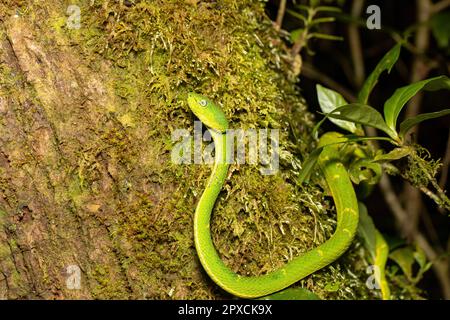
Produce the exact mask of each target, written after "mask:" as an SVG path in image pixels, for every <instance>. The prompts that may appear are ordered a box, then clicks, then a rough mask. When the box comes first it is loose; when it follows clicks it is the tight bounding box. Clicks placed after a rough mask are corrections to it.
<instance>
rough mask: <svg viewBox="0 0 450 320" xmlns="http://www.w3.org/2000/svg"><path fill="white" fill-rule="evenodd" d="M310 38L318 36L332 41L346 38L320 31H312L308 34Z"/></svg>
mask: <svg viewBox="0 0 450 320" xmlns="http://www.w3.org/2000/svg"><path fill="white" fill-rule="evenodd" d="M308 38H316V39H324V40H332V41H342V40H344V38H343V37H339V36H333V35H331V34H325V33H319V32H312V33H310V34H308Z"/></svg>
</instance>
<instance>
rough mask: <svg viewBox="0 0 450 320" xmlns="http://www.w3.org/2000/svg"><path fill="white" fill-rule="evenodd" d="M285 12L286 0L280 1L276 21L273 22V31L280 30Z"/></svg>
mask: <svg viewBox="0 0 450 320" xmlns="http://www.w3.org/2000/svg"><path fill="white" fill-rule="evenodd" d="M285 12H286V0H281V1H280V6H279V7H278V14H277V20H276V21H275V30H277V31H280V30H281V26H282V25H283V18H284V13H285Z"/></svg>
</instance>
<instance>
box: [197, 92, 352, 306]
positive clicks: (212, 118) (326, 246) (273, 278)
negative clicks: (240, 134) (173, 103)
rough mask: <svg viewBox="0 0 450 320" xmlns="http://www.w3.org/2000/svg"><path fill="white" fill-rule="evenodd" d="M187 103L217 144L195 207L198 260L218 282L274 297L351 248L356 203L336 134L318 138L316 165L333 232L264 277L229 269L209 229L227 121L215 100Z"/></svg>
mask: <svg viewBox="0 0 450 320" xmlns="http://www.w3.org/2000/svg"><path fill="white" fill-rule="evenodd" d="M188 105H189V107H190V108H191V110H192V111H193V113H194V114H195V115H196V116H197V117H198V118H199V119H200V120H201V121H202V122H203V124H204V125H206V126H207V128H208V129H209V131H210V133H211V135H212V138H213V140H214V145H215V160H214V167H213V170H212V172H211V176H210V178H209V180H208V182H207V185H206V187H205V190H204V192H203V194H202V195H201V197H200V200H199V202H198V204H197V208H196V210H195V215H194V239H195V247H196V250H197V254H198V257H199V259H200V262H201V264H202V266H203V268H204V269H205V271H206V272H207V273H208V275H209V276H210V277H211V279H212V280H213V281H214V282H215V283H216V284H217V285H219V286H220V287H222V288H223V289H224V290H226V291H227V292H229V293H231V294H233V295H235V296H238V297H241V298H257V297H262V296H266V295H270V294H272V293H275V292H277V291H280V290H282V289H284V288H286V287H288V286H290V285H292V284H293V283H295V282H297V281H299V280H301V279H303V278H304V277H306V276H308V275H310V274H311V273H313V272H315V271H317V270H319V269H321V268H323V267H325V266H327V265H328V264H330V263H332V262H333V261H334V260H336V259H337V258H338V257H339V256H341V255H342V254H343V253H344V252H345V251H346V250H347V248H348V247H349V245H350V243H351V242H352V240H353V237H354V235H355V233H356V229H357V226H358V202H357V199H356V195H355V192H354V189H353V185H352V183H351V181H350V178H349V176H348V173H347V170H346V169H345V167H344V165H343V164H342V162H341V160H340V156H339V152H338V147H337V145H336V143H337V142H339V141H343V139H344V138H342V137H341V135H340V134H338V133H335V132H332V133H327V134H324V135H323V136H322V137H321V138H320V141H319V145H321V146H325V147H324V149H323V151H322V153H321V155H320V157H319V160H318V163H319V167H320V169H321V171H322V173H323V175H324V177H325V179H326V182H327V184H328V187H329V190H330V192H331V195H332V197H333V199H334V202H335V206H336V211H337V227H336V230H335V232H334V234H333V235H332V236H331V237H330V238H329V239H328V240H327V241H325V242H324V243H322V244H321V245H319V246H318V247H316V248H314V249H312V250H310V251H308V252H305V253H303V254H301V255H300V256H298V257H296V258H294V259H292V260H291V261H289V262H288V263H286V264H285V265H284V266H283V267H281V268H279V269H277V270H275V271H272V272H270V273H268V274H265V275H261V276H251V277H248V276H241V275H238V274H236V273H235V272H233V271H232V270H231V269H230V268H228V267H227V266H226V265H225V264H224V263H223V261H222V259H221V258H220V256H219V254H218V253H217V251H216V249H215V247H214V244H213V241H212V239H211V232H210V219H211V213H212V211H213V208H214V203H215V201H216V199H217V197H218V195H219V193H220V190H221V189H222V186H223V184H224V182H225V179H226V177H227V173H228V164H227V161H226V160H227V155H228V153H229V152H230V150H227V142H226V134H225V132H226V130H227V128H228V121H227V119H226V117H225V114H224V113H223V111H222V110H221V109H220V108H219V107H218V106H217V105H216V104H214V103H213V102H212V101H210V100H209V99H207V98H205V97H203V96H201V95H198V94H196V93H190V94H189V96H188ZM329 144H333V145H329Z"/></svg>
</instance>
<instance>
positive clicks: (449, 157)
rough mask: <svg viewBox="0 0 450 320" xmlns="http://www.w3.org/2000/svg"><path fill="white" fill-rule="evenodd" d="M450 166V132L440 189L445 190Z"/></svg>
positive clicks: (449, 133) (443, 161)
mask: <svg viewBox="0 0 450 320" xmlns="http://www.w3.org/2000/svg"><path fill="white" fill-rule="evenodd" d="M449 165H450V130H449V132H448V138H447V150H446V152H445V156H444V159H443V160H442V169H441V177H440V179H439V187H440V188H441V189H445V185H446V183H447V178H448V167H449Z"/></svg>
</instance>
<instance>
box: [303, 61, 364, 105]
mask: <svg viewBox="0 0 450 320" xmlns="http://www.w3.org/2000/svg"><path fill="white" fill-rule="evenodd" d="M302 75H303V76H305V77H306V78H309V79H312V80H316V81H317V82H321V83H323V84H324V85H326V86H327V87H329V88H331V89H333V90H334V91H337V92H339V93H340V94H342V96H343V97H344V98H345V100H347V101H348V102H356V101H357V100H358V99H357V98H356V96H355V95H354V94H353V93H352V92H351V91H350V90H349V89H347V88H346V87H344V86H343V85H341V84H339V83H338V82H336V81H335V80H333V79H332V78H330V77H329V76H327V75H326V74H324V73H322V72H321V71H319V70H317V69H316V68H314V67H313V66H312V65H311V64H309V63H308V62H304V63H303V69H302Z"/></svg>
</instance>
